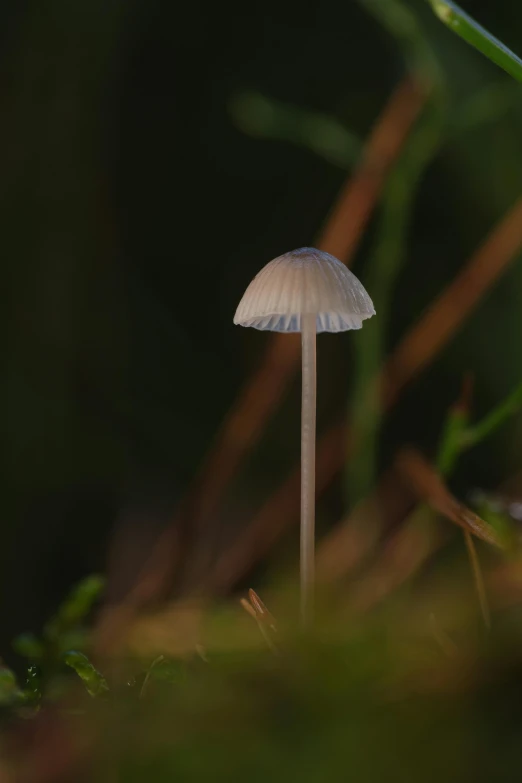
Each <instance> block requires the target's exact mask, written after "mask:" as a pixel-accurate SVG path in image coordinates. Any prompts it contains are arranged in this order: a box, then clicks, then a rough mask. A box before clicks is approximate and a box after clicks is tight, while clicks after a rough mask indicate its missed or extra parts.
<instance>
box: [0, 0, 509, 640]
mask: <svg viewBox="0 0 522 783" xmlns="http://www.w3.org/2000/svg"><path fill="white" fill-rule="evenodd" d="M403 5H404V6H405V7H406V8H407V9H408V10H409V11H410V12H412V13H413V14H414V15H415V17H416V18H417V20H418V23H419V25H420V27H421V29H422V31H423V35H424V36H425V40H426V41H427V42H428V43H429V46H430V47H432V48H433V50H434V51H436V52H437V56H438V57H439V58H440V61H441V63H442V66H443V69H444V74H445V79H446V82H447V87H448V90H449V94H450V109H449V112H450V114H451V113H453V114H452V116H455V117H457V115H458V112H459V110H461V115H458V116H460V120H461V124H463V126H464V130H461V131H460V132H459V133H455V134H453V135H452V134H448V138H447V139H446V140H445V141H444V143H442V144H441V146H440V149H439V150H438V152H437V154H436V156H435V159H434V161H433V162H432V164H431V165H430V166H429V167H428V168H427V171H426V172H425V174H424V175H423V177H422V182H421V185H420V187H419V190H418V193H417V194H416V197H415V208H414V211H413V215H412V219H411V225H410V229H409V232H408V243H407V252H406V254H405V258H404V265H403V267H402V270H401V273H400V275H399V277H398V280H397V284H396V286H395V287H394V291H393V296H392V299H391V303H390V304H391V307H390V317H389V324H388V325H387V329H386V342H387V346H386V348H387V350H389V349H390V348H392V347H393V346H394V345H395V344H396V343H397V340H398V339H399V338H400V336H401V335H402V334H403V333H404V332H405V330H406V329H407V327H408V326H409V325H410V324H412V323H413V322H414V321H415V319H416V317H417V316H418V314H419V313H420V312H421V311H422V309H423V308H424V307H425V306H426V305H427V304H428V303H429V302H430V301H431V299H432V298H433V297H434V296H435V295H436V294H437V293H439V292H440V291H441V290H442V289H443V288H444V286H445V285H446V284H447V283H448V282H449V281H450V280H451V279H452V278H453V277H454V276H455V274H456V273H457V272H458V270H459V269H460V268H461V267H462V265H463V264H464V262H465V261H466V259H467V258H468V257H469V255H470V254H471V253H472V251H473V250H474V249H475V248H476V247H477V246H478V244H479V243H480V242H481V240H482V239H483V238H484V236H485V235H486V233H487V232H488V231H489V229H490V228H491V227H492V226H493V225H494V224H495V222H496V221H497V220H498V219H500V217H501V216H502V215H503V214H504V213H505V211H506V210H507V209H508V208H509V207H510V206H511V205H512V204H513V203H514V201H515V200H516V198H517V197H518V195H519V194H520V187H521V185H520V183H521V174H522V142H521V139H522V93H521V88H520V86H518V85H517V84H516V83H515V82H513V81H512V80H511V79H510V77H508V76H507V75H505V74H504V73H503V72H502V71H500V70H499V69H497V68H496V67H495V66H493V65H492V64H491V63H489V62H488V61H487V60H485V59H484V58H482V57H481V56H480V55H479V54H477V53H476V52H474V51H473V50H472V49H471V48H469V47H467V46H466V44H465V43H463V42H462V41H460V40H459V39H458V38H456V37H454V36H453V35H452V34H451V33H450V32H449V31H448V30H446V29H445V28H444V27H443V26H442V25H441V24H440V22H439V21H438V20H437V19H436V17H435V16H433V14H432V12H431V10H430V8H429V7H428V5H427V4H425V3H424V2H421V0H419V2H415V1H414V0H411V1H410V2H407V1H406V0H405V1H404V3H403ZM464 5H465V8H466V10H467V11H469V13H472V14H473V15H474V16H475V17H476V18H477V19H478V20H480V22H481V23H482V24H484V25H485V26H486V27H487V28H488V29H490V30H491V31H493V32H494V33H495V34H496V35H497V36H499V37H500V38H501V39H502V40H503V41H505V42H506V44H508V45H509V46H511V47H512V48H513V49H514V50H515V51H518V53H521V52H522V6H520V5H519V4H518V3H515V2H513V1H512V0H495V2H494V3H492V2H488V1H487V0H468V2H466V3H465V4H464ZM0 13H1V16H0V30H1V36H2V40H1V61H0V101H1V116H2V121H1V124H0V171H1V177H0V198H1V209H0V226H1V238H2V239H1V241H2V256H3V269H4V275H5V277H4V280H5V283H4V286H3V288H4V290H5V293H6V298H5V304H4V307H3V311H4V314H5V317H6V328H5V330H4V333H5V335H6V347H5V350H4V354H3V355H4V371H3V376H2V385H1V390H2V405H1V411H2V413H1V416H2V423H3V440H4V442H5V446H6V457H7V459H6V461H5V466H4V469H3V472H2V478H3V481H2V505H1V511H2V527H1V536H2V538H1V540H2V547H1V553H2V554H1V562H0V566H1V574H2V578H1V585H0V602H1V612H2V625H1V628H2V630H1V632H0V636H1V643H2V646H3V648H4V649H7V645H8V642H9V639H11V638H12V636H13V635H14V634H16V633H18V632H21V631H24V630H26V629H28V628H32V629H34V630H37V629H38V627H39V625H40V624H41V622H42V621H43V620H44V618H45V617H47V615H48V613H49V612H50V611H51V610H52V608H53V607H54V606H55V605H56V604H57V603H58V602H59V600H60V599H61V597H62V596H63V594H64V592H65V591H66V590H67V588H68V587H69V586H70V584H71V583H72V582H73V581H74V580H76V579H78V578H79V577H81V576H83V575H84V574H87V573H90V572H91V571H103V570H105V568H106V563H107V551H108V548H109V545H110V541H111V536H112V534H113V531H114V530H115V528H118V526H120V528H121V526H122V525H124V526H126V525H130V527H131V528H132V530H134V532H135V533H136V531H138V530H139V531H141V532H140V535H141V536H142V537H143V542H144V549H146V547H147V545H148V542H149V541H150V540H151V539H152V538H153V536H154V535H155V533H156V531H157V530H159V529H161V527H162V526H163V525H164V524H166V523H167V522H168V520H169V519H171V517H172V514H173V513H174V510H175V509H176V507H177V503H178V501H179V499H180V497H181V496H182V494H183V492H184V491H185V489H186V488H187V486H188V485H189V483H190V481H191V479H192V478H193V476H194V474H195V472H196V470H197V468H198V465H199V464H200V463H201V461H202V459H203V456H204V454H205V453H206V451H207V449H208V447H209V445H210V443H211V442H212V438H213V436H214V434H215V432H216V430H217V429H218V427H219V424H220V422H221V421H222V419H223V416H224V415H225V413H226V412H227V411H228V409H229V408H230V406H231V405H232V403H233V401H234V399H235V396H236V394H237V392H238V391H239V389H240V387H241V384H242V382H243V381H244V379H245V378H246V377H247V374H248V372H249V371H250V370H251V369H252V368H254V367H255V366H256V364H257V362H258V358H259V357H260V356H261V354H262V351H263V350H264V348H265V346H266V339H267V337H266V336H265V335H261V334H258V333H254V332H253V330H248V331H247V330H242V329H239V328H237V327H234V326H233V324H232V317H233V313H234V310H235V307H236V306H237V303H238V301H239V299H240V297H241V295H242V293H243V290H244V288H245V287H246V285H247V284H248V282H249V281H250V279H251V278H252V276H253V275H254V274H255V272H257V271H258V269H259V268H260V267H261V266H262V265H263V264H264V263H266V262H267V261H268V260H270V259H271V258H273V257H274V256H276V255H279V254H281V253H283V252H285V251H286V250H290V249H293V248H294V247H300V246H304V245H309V244H313V243H314V238H315V237H316V236H317V234H318V231H319V229H320V227H321V226H322V224H323V222H324V220H325V219H326V216H327V215H328V212H329V209H330V207H331V206H332V203H333V202H334V200H335V198H336V195H337V193H338V191H339V189H340V188H341V186H342V184H343V182H344V181H345V178H346V175H347V171H348V170H349V168H350V165H348V166H346V165H344V163H343V162H342V161H340V160H339V159H338V157H337V158H336V156H335V153H334V154H333V160H332V154H330V153H328V154H325V153H324V144H322V145H321V139H320V138H319V139H317V138H316V139H315V142H314V141H313V139H312V141H310V138H308V140H306V139H305V140H304V141H303V137H302V135H300V134H299V127H300V123H301V122H302V118H303V116H304V114H302V113H303V112H304V113H311V116H316V115H318V114H319V115H320V116H322V117H324V116H326V117H329V118H333V119H334V120H336V121H337V122H338V123H339V124H340V125H342V126H344V127H345V128H346V129H347V131H349V132H350V133H351V134H353V138H354V140H355V141H354V144H355V145H357V144H358V143H359V141H360V140H363V139H364V137H365V136H366V135H367V133H368V132H369V130H370V128H371V126H372V124H373V122H374V121H375V119H376V117H377V116H378V114H379V112H380V110H381V109H382V107H383V104H384V103H385V101H386V100H387V98H388V97H389V95H390V92H391V91H392V89H393V87H394V86H395V85H396V84H397V82H398V81H399V80H400V79H401V78H402V76H403V75H404V72H405V68H406V65H405V57H404V51H403V50H402V49H401V45H400V43H399V42H398V41H397V40H396V39H395V38H394V36H393V35H390V34H389V32H386V31H385V30H384V29H383V27H382V26H381V25H380V24H379V23H378V22H377V21H376V19H375V18H374V17H373V16H372V15H371V14H369V13H368V12H367V10H366V9H365V8H364V4H363V3H359V2H356V0H344V2H339V0H323V2H321V3H309V4H296V3H281V2H277V3H275V2H262V3H261V2H250V3H244V4H238V5H237V6H236V5H227V4H220V3H212V2H203V1H201V2H191V3H189V4H179V3H173V2H166V1H164V0H146V1H145V0H128V2H123V1H122V0H103V2H101V0H75V1H74V2H70V0H49V1H48V2H43V1H42V0H38V2H21V1H19V2H16V3H14V2H11V3H8V2H6V3H4V4H3V5H2V10H1V12H0ZM477 96H478V97H477ZM471 99H473V100H475V99H476V102H477V104H478V105H479V111H478V119H476V121H475V119H474V116H475V115H473V111H472V109H470V110H469V114H470V116H469V117H467V119H466V116H465V110H466V106H467V105H468V104H467V103H466V101H468V100H471ZM266 102H268V105H269V106H275V107H276V108H277V107H279V109H280V110H281V107H282V108H283V114H284V111H287V114H285V115H284V116H285V117H286V120H285V122H283V121H281V122H280V123H279V124H278V121H277V120H275V121H273V122H270V123H268V129H267V122H266V116H265V115H266V105H267V104H266ZM470 105H471V104H470ZM260 107H261V108H260ZM263 107H265V113H263ZM480 107H482V108H480ZM288 111H290V116H291V117H292V116H294V115H293V114H292V112H294V113H295V112H297V115H296V116H297V120H296V121H294V122H291V121H290V122H288ZM279 113H281V112H279ZM475 113H476V114H477V112H475ZM470 117H471V119H470ZM294 119H295V118H294ZM466 122H467V123H468V124H467V125H466ZM285 123H286V124H285ZM318 134H319V137H320V136H321V132H318ZM318 145H319V147H320V148H321V149H323V152H321V151H319V153H318V152H317V146H318ZM314 146H315V148H316V149H315V150H314V149H313V148H312V147H314ZM327 146H328V145H327ZM354 159H355V156H354ZM374 233H375V220H374V221H372V224H371V225H370V228H369V231H368V233H367V236H366V237H365V240H364V242H363V243H362V245H361V247H360V249H359V252H358V254H357V257H356V260H355V264H354V269H355V271H356V273H357V274H358V275H359V276H360V277H361V279H362V280H363V281H365V260H366V258H367V257H368V254H369V253H370V252H371V248H372V241H373V237H374ZM365 282H366V281H365ZM370 293H371V291H370ZM521 301H522V267H521V266H520V263H515V264H513V265H512V266H511V267H510V268H509V270H508V271H507V273H506V274H504V276H503V277H502V279H501V281H500V282H499V283H498V284H497V285H496V286H495V287H494V289H493V290H491V291H490V292H489V293H488V295H487V297H486V298H485V299H484V300H483V301H482V302H481V304H480V306H479V307H478V308H477V310H475V311H474V313H473V314H472V316H471V317H470V318H469V319H467V321H466V323H465V324H464V326H463V328H462V329H460V330H459V332H458V333H457V335H456V336H455V337H454V338H453V339H452V341H451V343H450V344H449V346H448V347H447V348H445V350H444V351H443V352H442V354H441V355H440V356H439V357H438V358H437V359H436V361H435V362H434V363H433V364H432V365H431V366H430V367H429V368H428V369H427V371H425V372H424V373H423V374H422V376H421V377H420V378H419V379H418V380H417V381H416V383H415V384H413V385H412V386H411V387H410V388H409V390H408V392H407V393H406V394H405V395H403V397H402V398H401V402H400V404H399V405H398V406H397V407H396V408H395V409H394V411H393V413H392V414H391V415H390V416H389V417H388V418H387V420H386V422H385V424H384V428H383V432H382V436H381V440H380V443H381V453H380V461H381V463H382V465H386V464H387V462H388V461H389V459H390V457H391V455H392V454H393V453H394V451H395V450H396V448H397V447H398V446H399V445H401V444H402V443H405V442H414V443H415V444H416V445H418V446H420V447H422V448H423V449H425V450H426V451H427V452H428V453H429V452H432V451H433V449H434V447H435V444H436V442H437V438H438V435H439V433H440V429H441V425H442V422H443V419H444V413H445V411H446V410H447V408H448V405H449V404H450V403H451V402H452V401H453V400H454V399H455V398H456V397H457V395H458V393H459V388H460V385H461V381H462V376H463V373H464V372H465V371H468V370H470V371H472V372H473V373H474V376H475V393H474V412H475V415H480V414H482V413H485V412H486V411H487V410H489V409H490V408H491V407H492V406H493V405H494V404H495V403H496V402H498V400H499V399H501V398H502V396H505V395H506V394H507V393H508V392H509V391H510V390H511V389H512V388H513V386H514V385H515V384H516V383H517V382H519V381H520V378H521V376H522V359H521V352H520V338H521V335H522V317H521V312H522V311H521V306H520V303H521ZM355 339H357V335H355V336H354V335H343V336H341V337H339V338H335V337H325V338H324V339H323V340H322V342H321V344H320V346H319V373H320V395H321V396H322V399H321V398H320V403H319V404H320V411H319V426H320V428H322V427H324V426H325V425H326V424H327V423H328V422H329V421H331V420H333V419H334V417H335V415H336V414H337V413H338V412H340V411H342V410H343V408H345V407H346V406H347V404H348V400H349V391H350V388H351V384H352V381H353V371H352V366H353V365H352V361H351V359H352V351H353V340H355ZM298 399H299V382H298V378H297V379H296V380H295V383H294V385H293V387H292V388H291V390H290V391H289V393H288V395H287V396H286V397H285V399H284V401H283V405H282V408H281V410H280V411H279V413H278V414H277V415H276V417H275V419H274V420H273V421H272V422H271V423H270V424H269V426H268V429H267V431H266V432H265V435H264V438H263V440H262V442H261V444H260V445H259V447H258V448H257V449H256V450H255V452H254V453H253V454H252V455H250V456H249V458H248V460H247V461H246V463H245V464H244V465H243V467H242V471H241V475H240V476H238V479H237V482H236V484H235V485H234V487H233V489H232V492H231V497H232V500H231V501H230V502H231V503H232V505H233V503H234V497H235V496H237V495H239V496H241V497H244V496H245V494H246V495H247V496H249V497H251V505H252V508H254V507H255V506H256V505H258V504H259V499H260V498H261V497H264V495H265V494H266V493H267V492H268V491H270V489H271V488H273V487H274V486H276V485H277V483H278V481H279V478H280V477H281V476H282V475H285V474H286V473H287V472H288V470H289V469H290V468H291V467H292V466H293V464H294V463H295V461H296V459H297V457H298V450H299V441H298V426H299V422H298V412H297V411H298ZM521 428H522V419H521V417H520V416H518V417H517V418H515V419H514V420H513V422H512V424H511V426H509V427H507V428H503V429H502V430H501V431H500V432H499V433H497V435H495V437H494V438H493V439H491V440H489V441H488V443H487V444H486V445H484V446H481V447H480V448H478V449H476V450H474V451H473V452H472V453H471V454H470V455H468V456H467V457H466V458H465V459H464V460H463V461H462V463H461V465H460V467H459V470H458V472H457V474H456V476H455V477H454V486H455V489H456V491H459V492H460V493H462V494H463V495H464V496H465V495H466V493H467V492H469V491H470V490H471V489H472V488H473V487H476V486H480V487H483V488H486V489H493V488H495V487H496V486H497V485H498V484H499V482H500V481H501V480H502V479H504V478H506V477H507V476H509V475H510V474H512V473H514V472H515V471H516V469H517V468H520V464H521V463H520V442H521V435H522V429H521ZM248 493H250V495H249V494H248ZM345 500H346V498H345V492H344V490H343V487H342V478H340V479H339V481H338V483H337V485H336V486H335V487H334V488H333V489H332V490H331V492H329V493H328V495H327V497H326V498H325V500H324V501H323V502H324V504H325V505H324V508H323V515H324V516H325V518H326V520H327V522H328V519H329V520H330V522H334V521H335V520H336V518H337V517H338V516H339V514H340V513H342V511H343V508H344V504H345ZM245 523H246V520H245ZM223 524H226V515H225V516H224V522H223ZM123 529H127V528H125V527H124V528H123ZM129 529H130V528H129Z"/></svg>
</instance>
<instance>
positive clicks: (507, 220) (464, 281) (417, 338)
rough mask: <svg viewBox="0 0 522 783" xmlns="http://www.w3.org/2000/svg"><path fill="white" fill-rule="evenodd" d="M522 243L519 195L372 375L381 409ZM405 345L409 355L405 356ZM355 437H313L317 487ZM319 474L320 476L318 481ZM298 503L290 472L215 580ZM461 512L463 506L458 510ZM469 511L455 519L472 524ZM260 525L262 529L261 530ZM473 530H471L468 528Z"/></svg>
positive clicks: (238, 570)
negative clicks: (315, 441)
mask: <svg viewBox="0 0 522 783" xmlns="http://www.w3.org/2000/svg"><path fill="white" fill-rule="evenodd" d="M521 248H522V199H520V200H519V201H517V202H516V204H515V205H514V207H513V208H512V209H511V210H510V211H509V212H508V213H507V215H506V216H505V217H504V218H503V219H502V220H501V221H500V222H499V223H498V225H497V226H496V227H495V228H494V229H493V231H492V232H491V233H490V234H489V236H488V237H487V238H486V240H485V242H484V243H483V244H482V245H481V246H480V247H479V249H478V250H477V252H476V253H474V254H473V256H472V257H471V259H470V260H469V261H468V263H467V265H466V266H465V267H464V269H463V270H462V271H461V272H460V273H459V274H458V275H457V277H456V278H455V280H454V281H453V282H452V283H450V285H449V286H448V287H447V288H446V290H445V291H444V292H443V293H442V294H441V295H440V296H439V297H438V299H436V300H435V302H434V303H433V305H432V306H431V307H430V308H429V309H428V310H427V311H426V312H425V313H424V315H422V316H421V318H420V320H419V321H418V322H417V324H415V325H414V326H413V328H412V329H411V330H410V331H409V332H408V333H407V334H406V336H405V337H404V338H403V339H402V341H401V342H400V343H399V345H398V346H397V348H396V349H395V351H394V352H393V353H392V355H391V356H390V358H389V359H388V361H387V362H386V364H385V366H384V369H383V371H382V372H381V374H380V376H379V377H378V378H376V379H375V381H374V382H375V383H379V385H380V387H381V395H380V396H381V400H382V405H383V409H384V410H388V409H390V408H391V407H392V406H393V405H394V404H395V402H396V401H397V399H398V397H399V395H400V392H401V391H402V389H403V388H404V387H405V386H406V384H407V383H408V382H409V381H411V380H412V378H413V377H414V376H415V375H416V374H418V373H419V372H420V370H421V369H424V368H425V367H426V366H428V365H429V363H430V362H431V361H432V360H433V359H434V358H435V356H436V355H437V354H438V352H439V351H440V350H441V349H442V348H443V347H444V346H445V345H446V344H447V342H448V341H449V339H450V338H451V336H452V335H453V333H454V331H456V330H457V328H458V327H459V326H460V325H461V324H462V323H463V322H464V321H465V319H466V318H467V316H468V315H469V314H470V312H471V311H472V309H473V308H474V307H475V306H476V305H477V304H478V302H479V300H480V298H481V296H482V295H483V294H484V293H485V292H486V291H487V290H488V288H489V287H490V286H491V285H493V283H495V282H496V280H497V279H498V278H499V277H500V275H501V274H502V272H504V271H505V270H506V268H507V267H508V266H509V264H510V263H511V262H513V261H514V260H515V258H516V256H517V253H519V252H520V250H521ZM410 351H411V352H412V358H411V359H410V358H409V355H410ZM356 447H357V444H356V443H353V442H350V440H349V429H347V428H346V425H345V424H343V423H338V424H336V425H335V426H334V427H332V428H331V429H330V430H329V431H328V432H327V433H326V434H325V435H324V436H323V437H322V438H321V439H320V440H319V442H318V451H317V475H318V481H317V491H318V493H320V492H321V491H322V489H324V488H325V487H326V486H328V484H329V483H330V481H331V480H332V478H333V477H334V475H335V474H336V473H337V472H338V471H339V470H340V469H341V468H342V465H343V464H344V461H345V460H346V457H347V452H348V453H351V454H353V452H354V451H355V449H356ZM319 476H320V477H321V480H320V481H319ZM298 509H299V486H298V483H297V486H296V474H295V472H292V474H291V475H290V476H289V478H288V479H287V480H286V481H285V482H284V483H283V484H282V486H281V487H280V488H279V489H278V490H277V491H276V493H275V495H274V496H273V497H272V498H270V499H269V500H268V501H267V503H266V504H265V506H263V508H262V509H261V510H260V511H259V512H258V514H257V515H256V516H255V518H254V520H253V521H252V523H251V524H250V525H249V527H248V528H247V529H246V530H245V531H244V533H243V534H242V535H241V536H240V539H239V540H238V542H237V543H236V545H235V547H234V548H233V551H231V553H230V556H229V557H227V555H226V554H225V555H224V556H223V558H222V559H221V561H219V562H218V564H217V568H216V575H217V583H218V584H220V583H222V581H223V577H224V576H225V574H224V566H225V563H226V567H227V568H230V572H229V573H228V574H227V576H226V584H227V585H232V584H234V582H235V581H236V580H237V579H238V578H240V577H241V576H242V575H243V574H245V573H246V572H247V571H248V570H249V568H250V567H251V566H252V565H253V564H254V563H255V562H258V561H259V560H260V559H261V558H262V557H264V556H265V555H266V553H267V552H268V551H269V549H270V546H271V545H272V544H273V543H275V541H276V540H277V539H278V537H279V536H280V535H281V534H282V533H283V532H284V530H286V529H287V528H288V527H289V526H290V525H292V524H293V523H294V522H295V519H296V515H297V513H298ZM462 513H465V512H462ZM474 516H475V515H473V512H470V516H469V518H468V519H467V520H464V521H463V520H462V519H461V522H459V523H458V524H460V525H461V527H464V529H468V530H470V529H471V528H472V527H473V520H474ZM261 527H262V530H261ZM472 532H473V531H472Z"/></svg>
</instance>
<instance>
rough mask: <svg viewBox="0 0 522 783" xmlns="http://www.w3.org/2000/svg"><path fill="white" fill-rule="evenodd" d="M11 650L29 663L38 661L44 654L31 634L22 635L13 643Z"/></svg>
mask: <svg viewBox="0 0 522 783" xmlns="http://www.w3.org/2000/svg"><path fill="white" fill-rule="evenodd" d="M13 650H14V651H15V652H16V653H18V655H22V656H23V657H24V658H27V659H28V660H30V661H39V660H40V659H41V658H42V656H43V653H44V648H43V645H42V643H41V642H40V640H39V639H37V638H36V636H35V635H34V634H32V633H23V634H20V636H17V637H16V639H14V641H13Z"/></svg>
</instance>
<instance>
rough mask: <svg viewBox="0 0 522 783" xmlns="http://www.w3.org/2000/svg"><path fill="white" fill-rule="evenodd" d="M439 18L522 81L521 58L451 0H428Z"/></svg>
mask: <svg viewBox="0 0 522 783" xmlns="http://www.w3.org/2000/svg"><path fill="white" fill-rule="evenodd" d="M429 2H430V4H431V7H432V8H433V10H434V12H435V13H436V14H437V16H438V17H439V19H440V20H441V21H442V22H443V23H444V24H445V25H446V26H447V27H449V28H450V30H453V31H454V32H455V33H456V34H457V35H459V36H460V37H461V38H463V39H464V40H465V41H467V43H469V44H471V46H474V47H475V49H478V51H479V52H482V54H484V55H485V56H486V57H487V58H488V59H490V60H491V61H492V62H494V63H496V65H498V66H500V67H501V68H503V69H504V71H506V72H507V73H509V74H510V75H511V76H513V78H514V79H517V80H518V81H519V82H522V60H521V59H520V57H518V56H517V55H516V54H515V53H514V52H512V51H511V49H508V47H507V46H506V45H505V44H503V43H502V41H499V40H498V38H495V37H494V36H493V35H491V33H489V32H488V31H487V30H486V29H485V28H484V27H482V26H481V25H479V24H478V22H475V20H474V19H472V17H471V16H469V15H468V14H467V13H465V11H463V10H462V8H459V6H458V5H456V4H455V3H453V2H452V0H429Z"/></svg>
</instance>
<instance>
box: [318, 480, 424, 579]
mask: <svg viewBox="0 0 522 783" xmlns="http://www.w3.org/2000/svg"><path fill="white" fill-rule="evenodd" d="M412 502H413V498H412V495H411V493H410V492H408V490H407V488H406V487H405V486H403V484H402V482H401V480H400V477H399V476H398V475H397V472H396V471H395V470H394V469H393V468H392V469H390V470H388V471H387V472H386V473H385V474H384V476H383V477H382V478H381V480H380V481H379V484H378V486H377V488H376V489H375V491H374V492H372V494H371V495H370V496H369V497H367V498H366V499H364V500H363V501H361V503H359V504H358V505H357V506H356V507H355V508H354V509H353V511H352V512H351V513H350V514H349V515H348V517H347V518H346V519H345V520H343V521H342V522H339V524H337V525H336V526H335V528H334V529H333V531H332V532H331V533H330V534H329V535H327V536H325V537H324V538H323V540H322V541H321V542H320V544H319V547H318V551H317V564H316V568H317V578H318V580H319V581H321V582H323V583H332V582H335V581H336V580H338V579H340V578H341V577H345V576H347V575H348V574H350V573H351V572H353V571H354V569H355V568H357V566H358V565H360V564H361V563H362V562H363V561H364V560H365V559H366V558H367V557H368V556H369V555H370V554H371V552H372V551H373V550H374V548H375V546H376V544H377V542H378V541H379V540H380V538H381V535H382V533H383V531H384V530H386V529H388V528H389V527H390V526H393V525H395V524H397V523H398V522H400V520H402V519H403V518H404V517H405V515H406V514H407V513H408V511H409V510H410V509H411V506H412Z"/></svg>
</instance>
